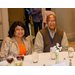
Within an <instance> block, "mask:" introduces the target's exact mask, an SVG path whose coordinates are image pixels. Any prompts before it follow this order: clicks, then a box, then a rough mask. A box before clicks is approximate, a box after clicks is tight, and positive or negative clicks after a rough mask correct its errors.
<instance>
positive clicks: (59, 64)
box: [51, 61, 68, 66]
mask: <svg viewBox="0 0 75 75" xmlns="http://www.w3.org/2000/svg"><path fill="white" fill-rule="evenodd" d="M51 66H68V61H65V62H62V63H58V64H54V65H51Z"/></svg>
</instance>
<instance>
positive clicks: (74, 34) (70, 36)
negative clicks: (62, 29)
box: [67, 32, 75, 39]
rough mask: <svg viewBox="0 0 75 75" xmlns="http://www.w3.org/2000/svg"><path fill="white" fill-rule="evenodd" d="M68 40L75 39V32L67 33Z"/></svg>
mask: <svg viewBox="0 0 75 75" xmlns="http://www.w3.org/2000/svg"><path fill="white" fill-rule="evenodd" d="M67 38H68V39H71V38H75V32H72V33H67Z"/></svg>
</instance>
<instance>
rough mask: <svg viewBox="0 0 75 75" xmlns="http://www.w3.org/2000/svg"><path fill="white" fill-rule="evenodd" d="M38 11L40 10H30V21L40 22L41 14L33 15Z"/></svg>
mask: <svg viewBox="0 0 75 75" xmlns="http://www.w3.org/2000/svg"><path fill="white" fill-rule="evenodd" d="M39 10H41V8H30V14H31V15H32V20H33V21H34V22H40V20H42V18H41V17H42V13H39V14H35V13H36V12H37V11H39Z"/></svg>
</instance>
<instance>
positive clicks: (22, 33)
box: [0, 21, 31, 59]
mask: <svg viewBox="0 0 75 75" xmlns="http://www.w3.org/2000/svg"><path fill="white" fill-rule="evenodd" d="M8 34H9V35H8V37H7V38H5V39H4V41H3V43H2V47H1V52H0V56H1V57H3V59H5V57H6V56H7V55H8V54H10V53H13V54H14V55H15V56H17V55H22V54H24V55H28V54H31V45H30V41H29V40H28V38H27V37H26V36H27V33H26V28H25V25H24V24H23V23H22V22H20V21H16V22H14V23H13V24H12V26H11V27H10V30H9V32H8Z"/></svg>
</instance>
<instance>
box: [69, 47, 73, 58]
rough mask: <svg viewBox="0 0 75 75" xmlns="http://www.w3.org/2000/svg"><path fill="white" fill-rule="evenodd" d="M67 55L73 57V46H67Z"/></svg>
mask: <svg viewBox="0 0 75 75" xmlns="http://www.w3.org/2000/svg"><path fill="white" fill-rule="evenodd" d="M68 56H69V58H73V56H74V48H73V47H69V48H68Z"/></svg>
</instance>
